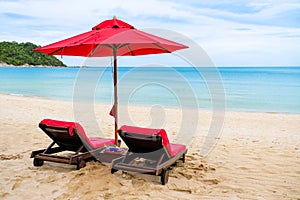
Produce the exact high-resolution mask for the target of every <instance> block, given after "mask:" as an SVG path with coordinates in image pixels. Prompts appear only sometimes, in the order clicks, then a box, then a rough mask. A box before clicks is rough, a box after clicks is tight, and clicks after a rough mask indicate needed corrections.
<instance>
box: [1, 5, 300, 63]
mask: <svg viewBox="0 0 300 200" xmlns="http://www.w3.org/2000/svg"><path fill="white" fill-rule="evenodd" d="M299 13H300V0H285V1H279V0H248V1H245V0H223V1H211V0H201V1H199V0H190V1H181V0H149V1H140V0H127V1H123V0H114V1H99V0H84V1H81V0H78V1H73V0H0V25H1V29H0V41H17V42H26V41H30V42H33V43H36V44H40V45H46V44H49V43H52V42H55V41H58V40H61V39H65V38H67V37H70V36H73V35H77V34H79V33H82V32H85V31H88V30H90V29H91V27H93V26H94V25H96V24H98V23H100V22H101V21H103V20H105V19H110V18H112V17H113V16H114V15H116V16H117V17H118V18H120V19H122V20H124V21H126V22H128V23H130V24H132V25H134V26H135V27H136V28H139V29H144V28H161V29H162V28H163V29H168V30H174V31H176V32H178V33H180V34H182V35H185V36H187V37H188V38H190V39H191V40H193V41H195V42H197V44H199V45H200V46H201V47H202V48H203V49H204V50H205V51H206V53H207V54H208V55H209V56H210V58H211V59H212V60H213V62H214V63H215V64H216V65H218V66H224V65H225V66H232V65H233V66H236V65H237V66H240V65H242V66H244V65H245V66H251V65H258V66H261V65H264V66H292V65H298V66H300V56H299V55H300V14H299ZM150 58H151V59H152V58H154V59H155V57H154V56H153V57H150ZM161 58H162V57H160V56H157V57H156V59H161ZM135 59H136V58H135ZM170 59H172V58H170ZM170 59H169V60H170ZM63 61H64V62H65V63H66V64H68V65H81V64H82V59H78V58H74V57H71V58H67V57H64V58H63ZM131 61H132V60H130V62H131ZM123 62H124V65H126V64H128V63H126V59H124V61H123ZM170 62H171V63H172V61H170ZM173 62H174V61H173ZM175 62H176V61H175ZM180 64H181V63H180Z"/></svg>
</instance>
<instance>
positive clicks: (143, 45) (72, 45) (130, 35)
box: [35, 18, 187, 57]
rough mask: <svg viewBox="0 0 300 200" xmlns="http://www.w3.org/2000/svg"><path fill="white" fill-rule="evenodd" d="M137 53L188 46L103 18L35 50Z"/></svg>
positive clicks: (83, 53)
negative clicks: (90, 28)
mask: <svg viewBox="0 0 300 200" xmlns="http://www.w3.org/2000/svg"><path fill="white" fill-rule="evenodd" d="M113 48H115V49H117V51H116V56H138V55H147V54H160V53H171V52H173V51H176V50H179V49H184V48H187V46H185V45H182V44H179V43H176V42H173V41H170V40H167V39H164V38H161V37H158V36H155V35H151V34H149V33H146V32H143V31H140V30H137V29H135V28H134V27H133V26H131V25H130V24H128V23H126V22H123V21H121V20H118V19H116V18H114V19H111V20H105V21H103V22H102V23H100V24H98V25H96V26H94V27H93V28H92V30H91V31H88V32H85V33H82V34H79V35H76V36H74V37H70V38H68V39H65V40H61V41H58V42H55V43H52V44H49V45H46V46H43V47H40V48H37V49H35V51H38V52H43V53H46V54H49V55H69V56H84V57H104V56H114V52H113V51H112V49H113Z"/></svg>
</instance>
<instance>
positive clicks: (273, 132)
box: [0, 95, 300, 199]
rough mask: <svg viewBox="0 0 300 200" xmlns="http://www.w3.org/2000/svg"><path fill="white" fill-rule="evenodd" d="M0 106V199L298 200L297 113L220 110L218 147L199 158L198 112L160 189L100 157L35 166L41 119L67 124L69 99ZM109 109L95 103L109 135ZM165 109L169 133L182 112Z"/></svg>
mask: <svg viewBox="0 0 300 200" xmlns="http://www.w3.org/2000/svg"><path fill="white" fill-rule="evenodd" d="M0 106H1V111H0V124H1V129H0V141H1V142H0V164H1V170H0V183H1V187H0V199H300V186H299V185H300V132H299V130H300V123H299V122H300V115H292V114H274V113H248V112H226V118H225V122H224V126H223V131H222V135H221V136H220V139H219V141H218V143H217V145H216V147H215V148H214V149H213V151H212V152H211V153H210V154H209V155H208V156H207V157H205V158H200V156H199V151H200V149H201V145H202V142H203V141H204V139H205V135H206V133H207V130H208V128H209V125H210V120H211V113H210V112H209V111H199V124H198V125H199V126H198V136H197V137H196V138H195V139H194V140H193V143H192V144H191V145H190V147H189V152H188V154H187V160H186V163H185V164H182V163H179V164H178V166H177V167H176V168H173V169H172V170H171V171H170V179H169V183H168V184H167V185H166V186H162V185H161V184H160V178H159V177H156V176H150V175H142V174H134V173H122V172H117V173H115V174H113V175H112V174H111V173H110V168H109V166H107V165H104V164H101V163H98V162H90V163H88V164H87V166H86V167H85V168H83V169H81V170H78V171H77V170H75V167H74V166H68V165H64V164H57V163H50V162H45V164H44V165H43V166H42V167H39V168H37V167H33V165H32V159H31V158H29V157H30V154H31V151H33V150H37V149H40V148H45V147H47V145H48V144H49V143H50V142H51V140H50V139H49V138H48V136H47V135H46V134H44V133H43V132H42V131H41V130H39V128H38V123H39V122H40V121H41V120H42V119H44V118H52V119H60V120H66V121H68V120H69V121H73V120H74V115H73V105H72V103H71V102H62V101H54V100H47V99H40V98H32V97H19V96H9V95H0ZM109 110H110V106H108V105H96V107H95V111H96V118H97V119H99V121H98V123H99V125H100V126H101V131H103V132H104V133H105V134H106V137H113V134H112V133H113V119H112V118H111V117H110V116H108V114H107V113H108V112H109ZM129 110H130V113H132V116H131V118H132V120H133V121H134V122H135V123H137V124H138V125H148V124H151V118H150V117H149V116H150V109H149V108H146V107H131V108H130V109H129ZM165 112H166V122H165V123H164V127H165V129H166V130H167V131H168V133H169V134H170V135H169V137H170V138H174V137H175V135H176V131H177V130H178V128H179V126H180V123H179V122H180V120H181V114H180V111H179V110H176V109H166V111H165ZM100 119H101V120H100Z"/></svg>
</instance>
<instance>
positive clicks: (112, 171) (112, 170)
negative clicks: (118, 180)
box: [110, 168, 118, 174]
mask: <svg viewBox="0 0 300 200" xmlns="http://www.w3.org/2000/svg"><path fill="white" fill-rule="evenodd" d="M117 171H118V170H116V169H114V168H111V170H110V173H111V174H114V173H115V172H117Z"/></svg>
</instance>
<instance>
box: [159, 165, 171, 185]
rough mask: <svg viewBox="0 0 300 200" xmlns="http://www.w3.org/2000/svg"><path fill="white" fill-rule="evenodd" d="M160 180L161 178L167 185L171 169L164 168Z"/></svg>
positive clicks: (162, 182)
mask: <svg viewBox="0 0 300 200" xmlns="http://www.w3.org/2000/svg"><path fill="white" fill-rule="evenodd" d="M160 180H161V184H162V185H166V184H167V183H168V180H169V170H168V169H165V168H163V169H162V172H161V175H160Z"/></svg>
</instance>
